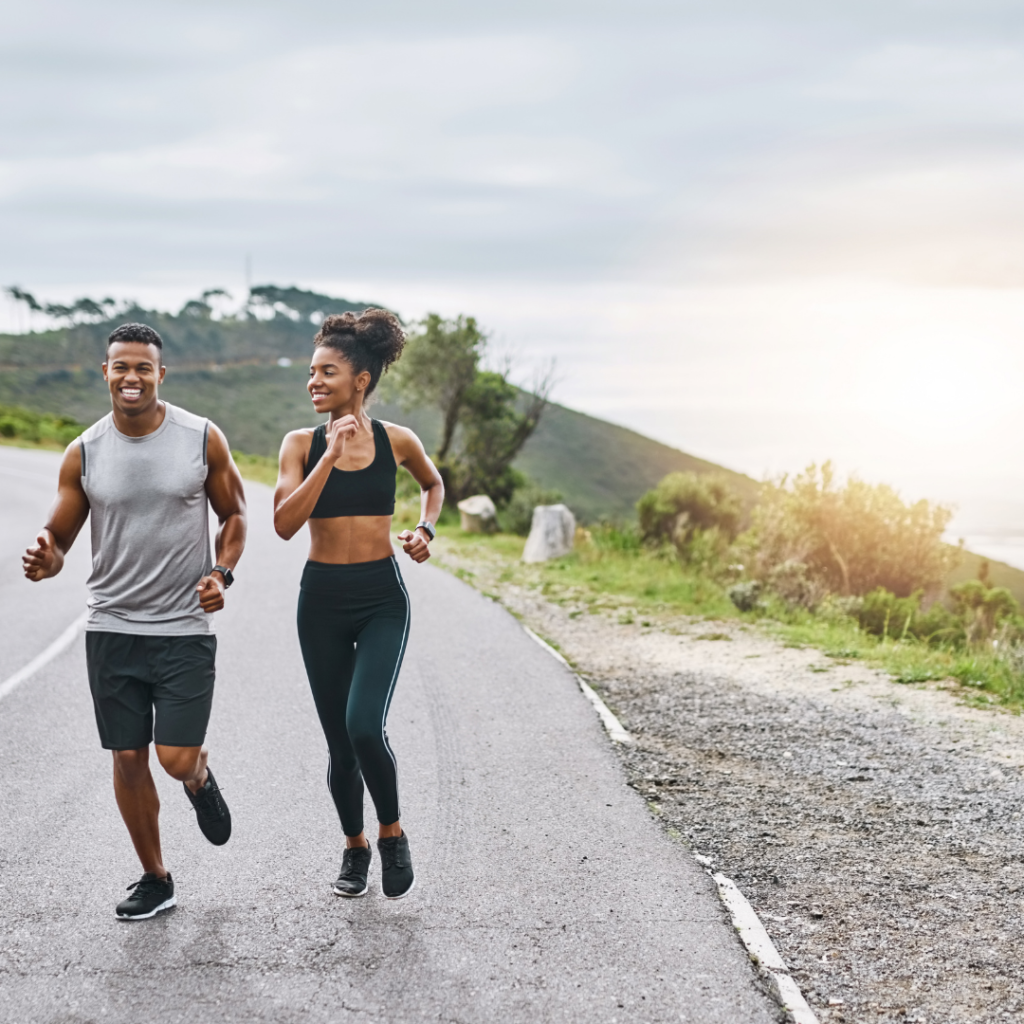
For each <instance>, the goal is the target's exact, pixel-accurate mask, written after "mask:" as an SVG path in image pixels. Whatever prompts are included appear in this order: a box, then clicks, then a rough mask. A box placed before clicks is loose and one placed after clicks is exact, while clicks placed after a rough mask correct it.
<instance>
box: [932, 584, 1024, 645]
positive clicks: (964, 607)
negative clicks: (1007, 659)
mask: <svg viewBox="0 0 1024 1024" xmlns="http://www.w3.org/2000/svg"><path fill="white" fill-rule="evenodd" d="M949 594H950V597H952V598H953V605H954V607H955V609H956V611H957V612H958V613H959V614H960V618H961V621H962V622H963V626H964V634H965V637H966V640H967V642H968V643H984V642H987V641H991V640H994V639H996V635H997V633H998V634H1002V639H1004V640H1008V639H1014V640H1016V639H1017V638H1019V637H1020V636H1021V634H1022V633H1024V619H1022V618H1021V614H1020V605H1019V604H1017V599H1016V598H1015V597H1014V596H1013V594H1011V593H1010V592H1009V591H1008V590H1007V589H1006V588H1005V587H988V586H986V585H985V584H984V583H983V582H982V581H981V580H967V581H966V582H964V583H958V584H957V585H956V586H955V587H953V588H952V590H950V592H949Z"/></svg>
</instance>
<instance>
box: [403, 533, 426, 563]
mask: <svg viewBox="0 0 1024 1024" xmlns="http://www.w3.org/2000/svg"><path fill="white" fill-rule="evenodd" d="M398 539H399V540H400V541H402V550H403V551H404V552H405V553H406V554H407V555H408V556H409V557H410V558H411V559H412V560H413V561H414V562H425V561H426V560H427V559H428V558H429V557H430V539H429V538H428V537H427V535H426V534H425V533H424V532H423V531H422V530H417V531H416V532H415V533H413V531H412V530H403V531H402V532H401V533H400V534H399V535H398Z"/></svg>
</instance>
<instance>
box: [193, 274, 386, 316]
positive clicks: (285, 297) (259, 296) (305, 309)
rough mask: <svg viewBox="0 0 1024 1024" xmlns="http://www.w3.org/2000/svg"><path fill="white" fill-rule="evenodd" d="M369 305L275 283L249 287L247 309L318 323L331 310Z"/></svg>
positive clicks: (348, 310)
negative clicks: (281, 286) (282, 286)
mask: <svg viewBox="0 0 1024 1024" xmlns="http://www.w3.org/2000/svg"><path fill="white" fill-rule="evenodd" d="M211 294H214V293H213V292H204V293H203V301H204V302H205V301H206V299H208V298H209V296H210V295H211ZM369 305H370V303H368V302H349V301H348V300H347V299H335V298H332V297H331V296H330V295H321V294H320V293H319V292H311V291H306V290H305V289H303V288H280V287H278V286H277V285H274V284H261V285H257V286H256V287H255V288H252V289H250V291H249V299H248V301H247V302H246V308H247V309H250V310H251V309H256V310H259V311H261V312H262V313H263V316H262V317H261V319H278V318H281V317H286V318H287V319H289V320H305V321H307V322H308V323H313V324H317V325H319V324H321V323H322V322H323V319H324V317H326V316H330V315H331V314H332V313H362V311H363V310H364V309H366V308H367V307H368V306H369ZM257 315H259V314H257Z"/></svg>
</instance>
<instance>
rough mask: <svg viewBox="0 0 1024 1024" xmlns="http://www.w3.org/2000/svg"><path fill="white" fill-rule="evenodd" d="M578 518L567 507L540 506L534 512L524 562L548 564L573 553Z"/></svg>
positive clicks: (524, 550)
mask: <svg viewBox="0 0 1024 1024" xmlns="http://www.w3.org/2000/svg"><path fill="white" fill-rule="evenodd" d="M575 536H576V517H575V516H574V515H573V514H572V512H570V511H569V509H568V508H566V507H565V505H538V506H537V507H536V508H535V509H534V510H533V520H532V521H531V523H530V536H529V537H527V539H526V547H525V548H524V549H523V561H524V562H546V561H547V560H548V559H549V558H561V557H562V555H567V554H569V552H570V551H572V542H573V539H574V538H575Z"/></svg>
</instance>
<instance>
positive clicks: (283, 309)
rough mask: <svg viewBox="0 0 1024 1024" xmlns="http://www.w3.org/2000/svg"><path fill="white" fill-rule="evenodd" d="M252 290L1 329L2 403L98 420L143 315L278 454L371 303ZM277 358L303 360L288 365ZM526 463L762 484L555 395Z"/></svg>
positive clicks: (605, 492) (753, 489)
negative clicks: (315, 372)
mask: <svg viewBox="0 0 1024 1024" xmlns="http://www.w3.org/2000/svg"><path fill="white" fill-rule="evenodd" d="M253 296H254V301H253V306H252V308H253V309H254V310H255V312H256V314H258V315H248V316H242V317H239V318H234V319H222V320H216V319H213V318H211V316H210V312H211V310H210V309H209V307H208V306H207V305H206V304H205V303H204V302H202V301H193V302H192V303H189V304H187V305H186V307H185V310H183V311H182V312H181V313H179V314H178V315H171V314H167V313H159V312H154V311H152V310H144V309H140V308H138V307H134V308H129V309H126V310H122V312H121V313H120V314H119V315H118V316H117V318H116V319H115V320H110V321H106V322H102V323H94V324H80V325H78V326H74V327H68V328H65V329H63V330H55V331H47V332H39V333H34V334H16V335H0V403H9V404H13V405H21V406H26V407H28V408H30V409H34V410H36V411H38V412H49V413H56V414H58V415H69V416H72V417H74V418H75V419H77V420H79V421H81V422H83V423H92V422H93V421H95V420H96V419H98V418H99V417H100V416H102V415H104V414H105V413H106V412H107V411H108V410H109V409H110V399H109V395H108V393H107V389H106V385H105V384H104V382H103V378H102V376H101V374H100V363H101V362H102V359H103V351H104V343H105V340H106V337H107V335H108V334H109V333H110V331H111V329H112V328H113V326H115V325H116V324H117V323H124V322H125V321H126V320H129V319H135V320H142V321H144V322H146V323H150V324H152V325H153V326H154V327H156V328H157V330H159V331H160V333H161V335H162V336H163V337H164V340H165V344H166V348H165V358H166V362H167V365H168V373H167V380H166V382H165V384H164V386H163V389H162V394H163V396H164V397H165V398H166V399H167V400H168V401H170V402H173V403H175V404H177V405H182V406H184V407H185V408H187V409H191V410H192V411H194V412H196V413H199V414H200V415H204V416H209V417H210V418H211V419H213V420H215V421H216V422H217V423H218V424H220V426H221V427H223V429H224V431H225V433H226V434H227V436H228V439H229V441H230V443H231V445H232V447H233V448H237V449H241V450H242V451H246V452H251V453H254V454H259V455H274V454H276V453H277V450H278V446H279V445H280V442H281V438H282V437H283V436H284V434H285V433H286V432H287V431H289V430H293V429H295V428H296V427H300V426H306V425H309V424H310V423H312V422H314V416H313V413H312V408H311V406H310V402H309V398H308V396H307V394H306V389H305V382H306V376H307V368H306V367H307V363H306V360H307V359H308V358H309V353H310V349H311V342H312V337H313V334H314V332H315V330H316V323H317V322H318V320H319V318H320V316H321V315H323V314H326V313H335V312H343V311H344V310H347V309H351V310H357V311H358V310H362V309H365V308H366V305H368V304H367V303H357V302H349V301H348V300H345V299H336V298H332V297H330V296H324V295H319V294H317V293H315V292H307V291H303V290H301V289H295V288H278V287H276V286H273V285H266V286H262V288H259V289H253ZM279 359H285V360H293V362H292V364H291V365H286V366H280V365H278V360H279ZM373 413H374V415H375V416H377V417H379V418H381V419H391V420H395V421H397V422H399V423H405V424H407V425H408V426H410V427H411V428H412V429H413V430H415V431H416V432H417V433H418V434H419V435H420V437H421V438H423V441H424V443H425V444H426V446H427V448H428V450H430V449H431V448H432V447H433V445H434V443H435V442H436V439H437V434H438V417H437V415H436V414H435V413H433V412H432V411H430V410H423V409H413V410H409V411H406V410H403V409H402V408H400V407H399V406H398V405H397V404H395V397H394V396H390V400H389V401H380V402H378V403H376V404H375V405H374V407H373ZM516 465H517V467H518V468H519V469H520V470H522V471H523V472H524V473H526V474H527V475H528V476H529V477H530V478H531V479H532V480H533V481H534V482H536V483H537V484H539V485H540V486H541V487H544V488H545V489H550V490H556V491H559V492H561V494H562V495H563V496H564V498H565V500H566V502H567V504H568V505H569V506H570V507H571V508H572V509H573V510H574V511H575V512H576V514H577V515H578V516H579V517H580V519H581V520H582V521H583V522H593V521H596V520H600V519H625V518H629V517H631V516H632V515H633V511H634V504H635V502H636V500H637V498H639V497H640V495H641V494H643V493H644V491H646V490H647V489H648V488H650V487H652V486H653V485H654V484H656V483H657V482H658V481H659V480H660V479H661V478H662V477H663V476H664V475H665V474H666V473H670V472H673V471H676V470H693V471H695V472H710V471H718V472H722V473H725V474H726V475H727V476H728V477H729V478H730V480H731V481H732V483H733V485H734V486H735V487H736V489H737V490H738V491H739V492H740V494H741V495H742V496H743V497H744V500H745V502H746V503H747V504H748V505H752V504H753V502H754V500H755V498H756V493H757V483H756V482H755V481H754V480H752V479H751V478H750V477H747V476H743V475H742V474H740V473H734V472H731V471H729V470H725V469H722V467H720V466H716V465H715V464H714V463H712V462H707V461H705V460H703V459H698V458H696V457H695V456H693V455H688V454H686V453H685V452H681V451H678V450H677V449H675V448H671V447H669V446H668V445H664V444H660V443H659V442H657V441H652V440H651V439H650V438H648V437H644V436H643V435H642V434H638V433H636V432H635V431H632V430H627V429H626V428H624V427H619V426H616V425H615V424H613V423H608V422H606V421H604V420H600V419H597V418H596V417H593V416H587V415H585V414H583V413H580V412H575V411H574V410H572V409H567V408H565V407H564V406H560V405H551V406H549V407H548V409H547V411H546V412H545V414H544V417H543V418H542V420H541V423H540V426H539V427H538V429H537V431H536V433H535V434H534V436H533V437H532V438H531V439H530V441H529V442H528V443H527V445H526V446H525V448H524V449H523V452H522V454H521V456H520V458H519V460H518V462H517V464H516ZM980 562H981V558H980V557H979V556H978V555H974V554H971V553H967V554H966V555H965V557H964V560H963V562H962V564H961V565H960V566H959V567H958V568H957V569H956V570H954V572H953V573H952V575H951V577H950V580H949V582H950V584H953V583H957V582H959V581H961V580H965V579H976V578H977V575H978V569H979V566H980ZM991 579H992V582H993V584H995V585H996V586H1004V587H1007V588H1008V589H1009V590H1010V591H1011V592H1012V593H1013V595H1014V596H1015V597H1016V598H1017V600H1018V601H1020V602H1021V604H1022V605H1024V572H1021V571H1020V570H1018V569H1014V568H1013V567H1012V566H1009V565H1004V564H1003V563H1001V562H992V563H991Z"/></svg>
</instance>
